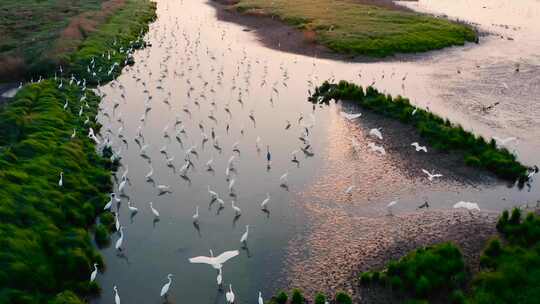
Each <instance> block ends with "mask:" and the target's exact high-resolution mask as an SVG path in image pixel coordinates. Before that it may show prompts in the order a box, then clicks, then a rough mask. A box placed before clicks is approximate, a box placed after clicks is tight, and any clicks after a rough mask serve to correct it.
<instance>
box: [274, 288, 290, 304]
mask: <svg viewBox="0 0 540 304" xmlns="http://www.w3.org/2000/svg"><path fill="white" fill-rule="evenodd" d="M288 299H289V297H288V296H287V293H285V291H281V292H279V293H278V295H277V296H276V298H275V300H276V302H277V303H278V304H286V303H287V300H288Z"/></svg>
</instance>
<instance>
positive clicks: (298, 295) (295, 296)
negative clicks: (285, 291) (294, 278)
mask: <svg viewBox="0 0 540 304" xmlns="http://www.w3.org/2000/svg"><path fill="white" fill-rule="evenodd" d="M304 301H305V299H304V296H303V295H302V292H301V291H300V289H293V292H292V296H291V304H302V303H304Z"/></svg>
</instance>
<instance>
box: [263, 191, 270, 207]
mask: <svg viewBox="0 0 540 304" xmlns="http://www.w3.org/2000/svg"><path fill="white" fill-rule="evenodd" d="M269 201H270V193H266V198H265V199H264V200H263V201H262V203H261V208H263V209H264V210H266V208H267V207H266V206H267V205H268V202H269Z"/></svg>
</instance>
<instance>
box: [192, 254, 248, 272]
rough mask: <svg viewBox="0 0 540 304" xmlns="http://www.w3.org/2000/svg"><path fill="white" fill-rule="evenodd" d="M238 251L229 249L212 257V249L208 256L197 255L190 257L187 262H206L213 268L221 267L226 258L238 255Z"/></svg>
mask: <svg viewBox="0 0 540 304" xmlns="http://www.w3.org/2000/svg"><path fill="white" fill-rule="evenodd" d="M239 254H240V252H239V251H238V250H231V251H225V252H223V253H222V254H220V255H218V256H216V257H214V256H213V254H212V250H210V255H211V256H210V257H206V256H198V257H194V258H190V259H189V262H190V263H192V264H208V265H210V266H212V267H213V268H214V269H217V270H219V269H221V268H222V267H223V264H225V262H227V261H228V260H230V259H232V258H234V257H235V256H237V255H239Z"/></svg>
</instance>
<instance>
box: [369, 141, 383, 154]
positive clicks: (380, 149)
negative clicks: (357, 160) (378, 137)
mask: <svg viewBox="0 0 540 304" xmlns="http://www.w3.org/2000/svg"><path fill="white" fill-rule="evenodd" d="M368 147H369V148H370V149H371V151H374V152H378V153H379V154H381V155H386V150H385V149H384V148H383V147H382V146H377V145H376V144H374V143H371V142H370V143H368Z"/></svg>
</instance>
